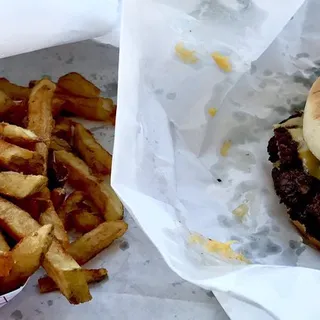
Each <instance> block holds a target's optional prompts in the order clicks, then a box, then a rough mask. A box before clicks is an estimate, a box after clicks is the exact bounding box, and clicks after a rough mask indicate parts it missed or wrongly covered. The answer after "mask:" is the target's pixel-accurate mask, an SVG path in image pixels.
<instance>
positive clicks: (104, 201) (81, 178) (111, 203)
mask: <svg viewBox="0 0 320 320" xmlns="http://www.w3.org/2000/svg"><path fill="white" fill-rule="evenodd" d="M54 156H55V159H56V161H57V162H58V163H62V164H63V165H65V166H66V168H67V169H68V181H69V182H70V184H71V185H72V186H73V187H74V188H75V189H78V190H81V191H83V192H85V193H86V194H88V196H89V197H90V199H91V200H92V202H93V203H94V204H95V205H96V206H97V208H98V209H99V210H100V212H101V213H102V215H103V216H104V218H105V220H107V221H113V220H119V219H122V217H123V205H122V203H121V201H120V200H119V198H118V197H117V195H116V193H115V192H114V191H113V189H112V188H111V186H110V184H108V182H105V183H100V182H99V181H98V179H97V178H96V177H94V176H93V175H92V174H91V173H90V170H89V167H88V166H87V165H86V164H85V163H84V162H83V161H82V160H81V159H79V158H78V157H76V156H75V155H73V154H72V153H69V152H66V151H55V152H54Z"/></svg>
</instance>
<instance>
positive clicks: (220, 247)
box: [189, 233, 250, 263]
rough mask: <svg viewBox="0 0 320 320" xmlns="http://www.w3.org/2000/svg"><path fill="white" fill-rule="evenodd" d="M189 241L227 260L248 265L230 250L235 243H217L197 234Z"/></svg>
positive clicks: (246, 261) (240, 256)
mask: <svg viewBox="0 0 320 320" xmlns="http://www.w3.org/2000/svg"><path fill="white" fill-rule="evenodd" d="M189 241H190V243H196V244H200V245H202V246H203V247H204V248H205V249H206V250H207V251H208V252H210V253H217V254H219V255H220V256H222V257H224V258H227V259H231V260H238V261H241V262H245V263H250V261H249V260H248V259H247V258H246V257H245V256H244V255H243V254H241V253H237V252H235V251H234V250H233V249H232V248H231V245H233V244H234V243H236V241H227V242H219V241H216V240H211V239H207V238H205V237H203V236H201V235H200V234H197V233H193V234H191V236H190V239H189Z"/></svg>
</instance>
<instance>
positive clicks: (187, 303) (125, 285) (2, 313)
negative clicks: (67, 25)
mask: <svg viewBox="0 0 320 320" xmlns="http://www.w3.org/2000/svg"><path fill="white" fill-rule="evenodd" d="M117 66H118V49H115V48H113V47H110V46H105V45H102V44H98V43H95V42H91V41H85V42H81V43H76V44H70V45H64V46H59V47H55V48H50V49H45V50H40V51H37V52H33V53H27V54H23V55H19V56H15V57H9V58H6V59H2V60H0V76H4V77H8V78H9V79H10V80H12V81H14V82H17V83H21V84H27V82H28V80H31V79H37V78H39V77H40V76H42V75H52V76H53V77H58V76H60V75H62V74H64V73H67V72H70V71H77V72H80V73H83V74H84V75H86V76H87V77H89V79H90V80H93V81H94V82H95V83H96V84H97V85H99V86H100V87H101V89H102V91H103V93H104V94H105V95H107V96H111V97H116V90H117ZM108 131H109V133H110V130H108ZM111 140H112V132H111V135H110V143H111V144H112V141H111ZM141 205H143V204H141ZM150 214H151V213H150ZM126 221H127V222H128V224H129V230H128V232H127V233H126V234H125V236H124V238H123V239H121V240H119V241H117V242H116V243H114V244H113V245H112V246H111V247H109V248H108V249H107V250H106V251H105V252H104V253H102V254H100V255H98V256H97V257H96V258H94V259H93V261H92V262H90V264H89V267H105V268H107V269H108V271H109V280H108V281H107V282H104V283H100V284H96V285H93V286H91V292H92V295H93V300H92V301H91V302H89V303H86V304H83V305H79V306H72V305H69V303H68V302H67V301H66V299H65V298H64V297H63V296H61V295H60V294H58V293H50V294H45V295H40V294H38V291H37V286H36V283H37V279H38V278H39V275H38V276H37V275H35V276H33V277H32V278H31V280H30V281H29V283H28V284H27V286H26V288H25V289H24V290H23V291H22V292H21V293H20V294H19V295H18V296H17V297H16V298H15V299H13V300H12V301H11V302H9V303H8V304H7V305H6V306H4V307H3V308H1V310H0V319H13V320H21V319H23V320H40V319H61V320H68V319H77V320H82V319H108V320H111V319H117V320H122V319H141V320H144V319H168V320H169V319H181V320H187V319H190V320H191V319H197V320H200V319H201V320H207V319H208V320H209V319H216V320H227V319H228V317H227V316H226V314H225V313H224V311H223V309H222V308H221V307H220V305H219V304H218V302H217V300H216V299H215V298H214V297H213V295H212V293H211V292H209V291H205V290H203V289H200V288H198V287H196V286H194V285H192V284H189V283H187V282H186V281H184V280H182V279H181V278H179V277H178V276H177V275H176V274H175V273H173V272H172V271H171V270H170V269H169V268H168V266H167V265H166V264H165V262H164V261H163V259H162V257H161V256H160V254H159V252H158V251H157V250H156V249H155V247H154V246H153V244H152V243H151V242H150V240H149V239H148V238H147V237H146V236H145V234H144V233H143V232H142V231H141V230H140V228H139V227H138V226H137V225H136V224H135V222H134V221H133V220H132V218H131V217H130V216H129V215H128V214H126Z"/></svg>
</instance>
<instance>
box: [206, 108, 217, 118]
mask: <svg viewBox="0 0 320 320" xmlns="http://www.w3.org/2000/svg"><path fill="white" fill-rule="evenodd" d="M217 112H218V110H217V109H216V108H209V110H208V113H209V114H210V116H211V117H212V118H213V117H214V116H215V115H216V114H217Z"/></svg>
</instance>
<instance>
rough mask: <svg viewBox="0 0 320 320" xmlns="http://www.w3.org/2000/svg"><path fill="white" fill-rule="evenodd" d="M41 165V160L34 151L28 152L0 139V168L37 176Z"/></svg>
mask: <svg viewBox="0 0 320 320" xmlns="http://www.w3.org/2000/svg"><path fill="white" fill-rule="evenodd" d="M42 165H43V158H42V157H41V156H40V155H39V154H38V153H37V152H35V151H30V150H28V149H24V148H21V147H18V146H16V145H14V144H11V143H9V142H7V141H4V140H2V139H0V166H1V167H3V168H5V169H8V170H12V171H19V172H24V173H28V174H38V173H40V172H39V171H41V166H42Z"/></svg>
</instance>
